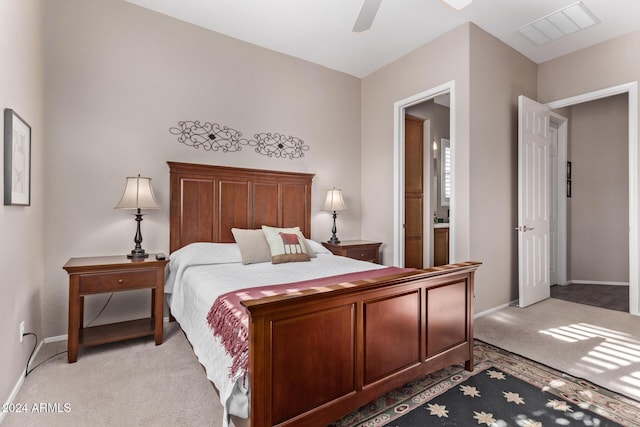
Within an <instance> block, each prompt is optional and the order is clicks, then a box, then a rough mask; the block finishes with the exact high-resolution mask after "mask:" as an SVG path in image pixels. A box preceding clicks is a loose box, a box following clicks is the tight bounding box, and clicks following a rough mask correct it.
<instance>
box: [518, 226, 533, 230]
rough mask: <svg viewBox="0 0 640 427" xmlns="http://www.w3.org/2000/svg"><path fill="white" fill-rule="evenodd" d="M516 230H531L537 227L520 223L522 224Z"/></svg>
mask: <svg viewBox="0 0 640 427" xmlns="http://www.w3.org/2000/svg"><path fill="white" fill-rule="evenodd" d="M516 230H518V231H531V230H535V227H527V226H526V225H520V226H518V227H516Z"/></svg>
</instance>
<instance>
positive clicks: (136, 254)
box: [127, 249, 149, 259]
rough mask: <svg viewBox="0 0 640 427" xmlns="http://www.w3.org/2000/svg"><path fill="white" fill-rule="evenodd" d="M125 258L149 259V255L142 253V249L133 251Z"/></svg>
mask: <svg viewBox="0 0 640 427" xmlns="http://www.w3.org/2000/svg"><path fill="white" fill-rule="evenodd" d="M127 258H130V259H139V258H149V254H148V253H146V252H145V251H144V249H140V250H137V249H133V250H132V251H131V253H129V254H127Z"/></svg>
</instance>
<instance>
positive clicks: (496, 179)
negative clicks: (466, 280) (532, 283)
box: [469, 25, 537, 313]
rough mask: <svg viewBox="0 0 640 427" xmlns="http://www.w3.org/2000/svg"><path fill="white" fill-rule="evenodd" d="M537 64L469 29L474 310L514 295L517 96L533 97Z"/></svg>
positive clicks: (502, 301)
mask: <svg viewBox="0 0 640 427" xmlns="http://www.w3.org/2000/svg"><path fill="white" fill-rule="evenodd" d="M536 72H537V67H536V64H535V63H533V62H532V61H530V60H528V59H527V58H525V57H524V56H522V55H521V54H520V53H518V52H516V51H515V50H513V49H512V48H510V47H508V46H506V45H505V44H504V43H502V42H500V41H499V40H498V39H496V38H495V37H493V36H491V35H490V34H488V33H486V32H485V31H483V30H482V29H480V28H479V27H477V26H475V25H474V26H472V32H471V83H470V86H471V95H470V110H471V112H472V114H471V120H470V132H469V133H470V135H471V137H470V138H471V144H470V145H471V153H470V156H471V161H470V173H469V176H470V178H469V179H470V201H469V205H470V207H469V210H470V212H471V222H470V228H469V232H470V241H471V248H470V255H471V258H472V259H477V260H480V261H482V262H483V265H482V267H481V268H480V269H479V270H478V275H477V282H476V283H477V286H476V313H478V312H482V311H484V310H488V309H491V308H494V307H496V306H498V305H500V304H505V303H508V302H510V301H513V300H514V299H516V298H517V296H518V241H517V238H518V235H517V233H516V232H515V230H514V228H515V227H516V226H517V215H518V174H517V170H518V169H517V165H518V162H517V155H518V145H517V140H518V122H517V116H518V95H526V96H529V97H535V93H536Z"/></svg>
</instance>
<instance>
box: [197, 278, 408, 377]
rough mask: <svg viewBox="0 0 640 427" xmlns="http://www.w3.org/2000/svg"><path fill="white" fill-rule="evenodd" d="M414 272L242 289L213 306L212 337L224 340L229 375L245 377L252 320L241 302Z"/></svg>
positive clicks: (318, 279) (221, 298)
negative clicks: (229, 361)
mask: <svg viewBox="0 0 640 427" xmlns="http://www.w3.org/2000/svg"><path fill="white" fill-rule="evenodd" d="M412 270H413V269H407V268H398V267H387V268H381V269H375V270H366V271H360V272H357V273H348V274H341V275H338V276H330V277H320V278H317V279H311V280H305V281H302V282H294V283H285V284H281V285H269V286H260V287H257V288H247V289H241V290H239V291H233V292H228V293H226V294H224V295H221V296H219V297H218V298H217V299H216V301H215V302H214V303H213V306H212V307H211V310H209V314H208V315H207V320H208V321H209V327H210V328H211V330H212V331H213V334H214V335H215V336H219V337H220V338H221V339H222V344H223V345H224V348H225V350H226V351H227V353H228V354H229V355H230V356H231V358H232V359H233V364H232V366H231V370H230V372H229V376H230V377H231V378H234V377H235V375H236V374H237V373H238V372H242V373H243V374H246V372H247V371H248V368H249V321H248V314H247V312H246V310H245V308H244V307H243V306H242V304H241V303H240V301H244V300H249V299H257V298H263V297H266V296H273V295H278V294H286V293H288V292H295V291H301V290H305V289H311V288H318V287H322V286H329V285H336V284H338V283H347V282H354V281H357V280H364V279H373V278H376V277H382V276H390V275H392V274H398V273H404V272H407V271H412Z"/></svg>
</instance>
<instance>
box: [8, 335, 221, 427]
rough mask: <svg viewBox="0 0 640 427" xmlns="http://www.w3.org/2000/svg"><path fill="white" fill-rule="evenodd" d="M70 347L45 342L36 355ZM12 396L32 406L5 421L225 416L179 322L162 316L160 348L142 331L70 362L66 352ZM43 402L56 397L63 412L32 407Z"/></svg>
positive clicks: (208, 420)
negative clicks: (163, 329) (144, 336)
mask: <svg viewBox="0 0 640 427" xmlns="http://www.w3.org/2000/svg"><path fill="white" fill-rule="evenodd" d="M65 349H66V342H61V343H53V344H48V345H47V346H45V350H43V351H42V353H43V354H42V355H39V357H38V360H42V359H43V358H44V357H45V356H47V355H51V354H55V352H57V351H60V350H65ZM45 353H46V355H45ZM36 363H37V361H36ZM32 366H33V365H32ZM14 403H15V404H26V405H27V408H28V412H27V413H9V414H7V416H6V417H5V419H4V421H3V423H2V427H5V426H6V427H9V426H20V427H25V426H47V427H50V426H65V427H67V426H220V425H221V420H222V406H221V405H220V403H219V399H218V396H217V394H216V391H215V389H214V387H213V386H212V385H211V383H210V382H209V381H208V380H207V378H206V376H205V373H204V370H203V369H202V367H201V366H200V364H199V363H198V361H197V359H196V357H195V355H194V354H193V351H192V350H191V346H190V345H189V343H188V341H187V340H186V338H185V337H184V334H183V333H182V331H181V330H180V328H179V327H178V326H177V324H176V323H170V324H167V323H165V332H164V342H163V344H162V345H160V346H157V347H156V346H155V344H154V342H153V338H148V339H146V338H143V339H136V340H131V341H126V342H122V343H115V344H109V345H105V346H99V347H91V348H87V349H81V350H80V356H79V357H78V361H77V362H76V363H73V364H68V363H67V355H66V354H64V355H60V356H57V357H56V358H55V359H53V360H51V361H49V362H47V363H46V364H44V365H42V366H40V367H39V368H37V369H36V370H34V371H33V372H32V373H31V374H29V376H27V378H26V380H25V383H24V385H23V386H22V389H21V390H20V392H19V394H18V396H17V398H16V399H15V401H14ZM41 403H45V404H54V406H55V404H58V405H57V406H58V408H59V410H60V411H61V412H49V413H47V412H44V413H43V412H34V411H33V408H34V407H33V405H34V404H36V407H38V406H39V405H40V404H41ZM65 404H68V408H69V411H68V412H64V411H65V407H64V405H65ZM54 406H51V405H50V409H53V408H54ZM53 410H54V411H57V409H53Z"/></svg>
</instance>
